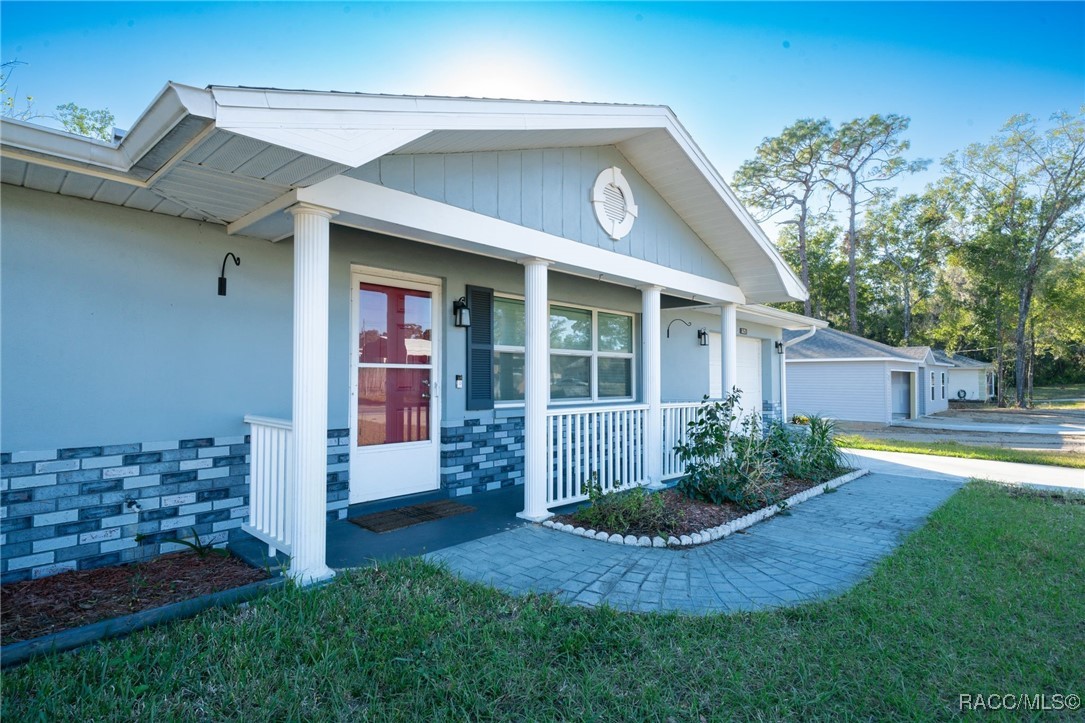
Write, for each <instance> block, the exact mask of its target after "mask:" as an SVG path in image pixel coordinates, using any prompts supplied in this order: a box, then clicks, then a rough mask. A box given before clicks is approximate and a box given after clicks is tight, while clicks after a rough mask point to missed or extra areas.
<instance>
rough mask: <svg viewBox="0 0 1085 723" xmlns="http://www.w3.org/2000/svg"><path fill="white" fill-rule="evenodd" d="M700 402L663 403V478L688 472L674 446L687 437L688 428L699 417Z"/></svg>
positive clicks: (672, 477)
mask: <svg viewBox="0 0 1085 723" xmlns="http://www.w3.org/2000/svg"><path fill="white" fill-rule="evenodd" d="M700 406H701V403H700V402H670V403H667V404H664V405H663V449H662V453H663V479H665V480H666V479H674V478H675V477H681V476H682V475H684V474H685V473H686V466H685V464H683V462H682V460H680V459H678V455H677V454H675V453H674V447H675V445H676V444H678V443H679V442H681V441H683V440H684V439H685V437H686V428H687V426H688V425H689V423H690V422H692V421H693V420H695V419H696V418H697V408H698V407H700Z"/></svg>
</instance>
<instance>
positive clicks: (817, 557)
mask: <svg viewBox="0 0 1085 723" xmlns="http://www.w3.org/2000/svg"><path fill="white" fill-rule="evenodd" d="M960 485H961V481H960V479H956V478H950V477H943V476H939V477H936V478H933V479H931V478H923V477H916V476H895V475H887V474H871V475H867V476H866V477H861V478H859V479H857V480H855V481H854V482H851V483H849V484H846V485H844V486H843V487H840V488H839V489H838V491H837V492H835V493H833V494H826V495H822V496H820V497H816V498H814V499H811V500H809V501H807V502H804V503H803V504H801V505H798V506H796V507H795V508H794V509H793V510H792V511H791V514H789V515H784V516H776V517H774V518H772V519H771V520H769V521H767V522H763V523H761V524H758V525H755V526H753V527H751V528H749V529H748V530H747V531H746V532H745V534H742V533H740V534H735V535H731V536H730V537H727V538H724V539H722V540H719V541H717V542H713V543H710V544H708V545H703V546H701V547H695V548H691V549H687V550H683V551H678V550H669V549H657V548H650V547H627V546H625V545H611V544H608V543H605V542H600V541H597V540H587V539H584V538H582V537H577V536H575V535H570V534H568V533H563V532H557V531H554V530H549V529H546V528H543V527H539V526H534V525H531V526H526V527H520V528H517V529H514V530H509V531H507V532H502V533H499V534H496V535H491V536H489V537H484V538H482V539H478V540H474V541H472V542H467V543H464V544H462V545H456V546H454V547H450V548H447V549H444V550H440V551H438V552H434V553H431V554H429V555H426V557H427V559H429V560H432V561H435V562H443V563H445V564H446V565H448V567H449V568H450V569H451V570H452V571H453V572H455V573H456V574H458V575H460V576H462V577H464V578H466V579H468V580H474V581H478V582H483V583H487V584H490V585H493V586H495V587H497V588H499V589H501V590H504V591H506V592H510V593H514V594H524V593H528V592H545V593H553V594H554V595H556V596H557V597H558V598H559V599H561V600H564V601H566V602H570V603H574V604H579V605H590V606H595V605H602V604H607V605H610V606H612V607H615V608H619V609H622V610H633V611H639V612H650V611H664V612H667V611H676V612H683V613H710V612H734V611H739V610H757V609H762V608H769V607H775V606H780V605H789V604H795V603H799V602H804V601H807V600H814V599H818V598H823V597H828V596H831V595H835V594H838V593H840V592H843V591H845V590H847V589H848V588H850V587H851V586H852V585H854V584H855V583H857V582H858V581H859V580H861V579H863V578H864V577H865V576H866V575H867V574H868V573H869V572H870V569H871V567H872V566H873V565H874V564H875V563H876V562H877V561H878V560H879V559H881V558H882V557H883V556H884V555H886V554H887V553H889V552H890V551H891V550H893V549H894V548H895V547H896V546H897V545H898V544H899V543H900V541H901V539H902V538H903V537H904V536H905V535H906V534H907V533H909V532H911V531H912V530H914V529H916V528H918V527H919V526H920V525H922V524H923V522H924V521H925V520H926V518H927V515H928V514H930V512H931V511H932V510H934V509H935V508H937V507H938V506H939V505H941V504H942V503H943V502H945V500H946V499H947V498H948V497H949V496H950V495H951V494H953V492H955V491H956V490H957V489H958V488H959V487H960Z"/></svg>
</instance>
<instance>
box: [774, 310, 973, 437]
mask: <svg viewBox="0 0 1085 723" xmlns="http://www.w3.org/2000/svg"><path fill="white" fill-rule="evenodd" d="M784 339H785V345H786V348H785V352H786V354H785V356H784V359H785V375H786V384H785V387H786V403H785V409H786V411H785V413H786V414H787V415H788V416H791V415H795V414H799V415H805V416H810V415H818V416H822V417H829V418H832V419H843V420H849V421H856V422H878V423H881V424H892V422H893V421H894V420H902V419H915V418H916V417H921V416H924V415H927V414H934V413H935V412H940V411H944V410H945V409H947V408H948V406H949V398H950V395H951V391H950V387H949V377H948V372H949V370H950V369H951V368H952V363H951V362H948V361H940V360H938V359H937V358H936V357H935V353H934V352H933V351H932V350H931V348H930V347H926V346H913V347H894V346H889V345H888V344H882V343H880V342H876V341H873V340H871V339H865V338H863V337H861V336H855V335H853V334H848V333H846V332H842V331H838V330H836V329H819V330H817V331H816V332H815V333H814V334H812V335H810V334H809V333H805V334H804V333H802V332H789V331H785V332H784Z"/></svg>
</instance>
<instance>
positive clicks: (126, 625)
mask: <svg viewBox="0 0 1085 723" xmlns="http://www.w3.org/2000/svg"><path fill="white" fill-rule="evenodd" d="M284 582H285V581H284V579H283V578H281V577H272V578H268V579H267V580H260V581H259V582H253V583H249V584H248V585H242V586H241V587H235V588H230V589H229V590H221V591H219V592H214V593H211V594H209V595H202V596H200V597H195V598H192V599H190V600H181V601H180V602H175V603H171V604H169V605H163V606H162V607H158V608H152V609H150V610H142V611H140V612H138V613H133V614H131V615H124V616H121V617H119V618H110V619H109V620H100V621H98V622H96V623H91V624H90V625H83V626H80V627H78V628H71V629H70V630H62V631H60V632H59V633H53V634H52V635H43V636H42V637H40V638H33V639H31V640H23V641H20V642H18V643H11V644H10V645H5V646H3V647H0V668H9V667H12V666H15V665H20V664H22V663H25V662H26V661H28V660H30V659H31V658H34V657H37V656H39V655H45V654H47V653H60V652H64V651H67V650H74V649H76V648H81V647H83V646H84V645H90V644H92V643H97V642H98V641H100V640H106V639H108V638H116V637H120V636H123V635H128V634H130V633H134V632H136V631H137V630H143V629H144V628H149V627H151V626H154V625H160V624H161V623H167V622H170V621H172V620H177V619H179V618H188V617H192V616H193V615H196V614H197V613H201V612H203V611H204V610H207V609H209V608H213V607H223V606H226V605H234V604H237V603H241V602H245V601H247V600H252V599H253V598H256V597H259V596H261V595H263V594H265V593H266V592H268V591H270V590H272V589H277V588H280V587H282V586H283V584H284Z"/></svg>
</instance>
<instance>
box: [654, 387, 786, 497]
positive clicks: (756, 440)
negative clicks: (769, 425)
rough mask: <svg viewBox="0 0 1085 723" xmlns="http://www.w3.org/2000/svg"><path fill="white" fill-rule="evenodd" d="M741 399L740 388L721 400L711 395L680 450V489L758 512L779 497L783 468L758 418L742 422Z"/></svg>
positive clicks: (688, 495)
mask: <svg viewBox="0 0 1085 723" xmlns="http://www.w3.org/2000/svg"><path fill="white" fill-rule="evenodd" d="M739 398H740V392H739V391H738V390H732V391H731V393H730V394H729V395H727V398H726V399H724V400H722V401H718V402H712V401H709V399H708V397H705V399H704V401H703V403H702V404H701V407H700V409H698V410H697V418H696V419H695V420H693V421H692V422H690V423H689V426H688V428H687V430H686V437H685V440H684V441H683V442H680V443H679V444H678V445H676V446H675V448H674V449H675V452H676V453H677V455H678V458H679V459H680V460H682V461H683V462H684V463H685V465H686V476H685V477H683V478H682V479H681V480H680V481H679V482H678V491H679V492H681V493H682V494H684V495H685V496H687V497H689V498H691V499H697V500H703V501H705V502H711V503H713V504H722V503H724V502H733V503H735V504H736V505H738V506H739V507H741V508H743V509H747V510H752V509H757V508H759V507H763V506H765V505H768V504H772V503H773V502H775V501H776V498H777V497H778V493H779V478H780V472H779V466H778V464H777V461H776V459H775V457H774V456H773V454H772V453H771V449H770V443H769V440H768V439H767V438H766V437H765V436H764V435H762V434H761V425H760V422H759V418H758V416H757V415H756V414H750V415H748V416H747V417H746V418H745V419H743V420H741V422H738V417H737V415H736V413H735V408H736V407H737V406H738V401H739Z"/></svg>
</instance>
